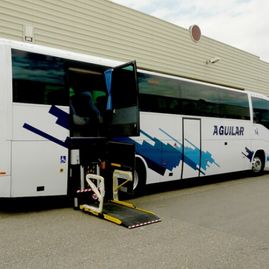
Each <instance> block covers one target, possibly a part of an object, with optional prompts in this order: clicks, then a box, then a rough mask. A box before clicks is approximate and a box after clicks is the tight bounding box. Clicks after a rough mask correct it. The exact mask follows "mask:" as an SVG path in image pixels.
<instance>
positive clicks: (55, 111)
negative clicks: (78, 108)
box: [49, 105, 69, 130]
mask: <svg viewBox="0 0 269 269" xmlns="http://www.w3.org/2000/svg"><path fill="white" fill-rule="evenodd" d="M49 113H50V114H52V115H53V116H55V117H57V118H58V119H57V121H56V124H58V125H60V126H62V127H64V128H65V129H67V130H69V114H68V113H66V112H65V111H63V110H61V109H60V108H58V107H56V106H54V105H53V106H51V108H50V110H49Z"/></svg>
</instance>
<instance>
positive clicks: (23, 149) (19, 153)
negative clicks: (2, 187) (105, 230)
mask: <svg viewBox="0 0 269 269" xmlns="http://www.w3.org/2000/svg"><path fill="white" fill-rule="evenodd" d="M50 108H51V106H49V105H32V104H31V105H30V104H13V139H12V184H11V196H12V197H24V196H47V195H66V194H67V178H68V149H67V148H65V147H63V146H62V145H59V144H57V143H55V142H53V141H50V140H49V139H46V138H44V137H42V136H40V135H38V134H37V133H35V132H33V131H32V132H31V131H29V130H28V129H26V128H24V126H25V124H27V125H29V126H31V127H33V128H35V129H37V130H39V131H41V132H43V133H44V134H46V135H49V136H52V137H53V138H55V139H58V140H59V141H62V142H64V141H65V140H66V138H67V137H68V136H69V131H68V130H67V129H65V128H63V127H62V126H60V125H58V124H56V121H57V119H58V118H57V117H55V116H54V115H51V114H50V113H49V109H50ZM61 110H65V112H67V113H68V108H64V107H61Z"/></svg>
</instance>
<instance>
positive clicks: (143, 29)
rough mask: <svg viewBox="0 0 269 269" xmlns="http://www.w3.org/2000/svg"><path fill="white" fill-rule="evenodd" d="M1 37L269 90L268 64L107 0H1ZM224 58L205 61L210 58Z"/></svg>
mask: <svg viewBox="0 0 269 269" xmlns="http://www.w3.org/2000/svg"><path fill="white" fill-rule="evenodd" d="M0 14H1V16H0V37H4V38H9V39H14V40H24V41H26V42H33V43H36V44H41V45H46V46H50V47H56V48H62V49H67V50H72V51H76V52H82V53H86V54H91V55H97V56H104V57H108V58H111V59H114V60H121V61H129V60H134V59H135V60H136V61H137V64H138V67H139V68H142V69H148V70H154V71H158V72H164V73H168V74H173V75H178V76H183V77H188V78H192V79H197V80H202V81H207V82H212V83H216V84H221V85H226V86H230V87H235V88H239V89H245V90H254V91H258V92H261V93H264V94H266V95H269V63H267V62H264V61H262V60H260V58H259V57H257V56H255V55H252V54H250V53H247V52H245V51H242V50H239V49H236V48H234V47H231V46H229V45H226V44H224V43H221V42H218V41H216V40H213V39H210V38H207V37H205V36H202V37H201V39H200V40H199V42H194V41H193V40H192V38H191V35H190V32H189V30H187V29H184V28H181V27H179V26H176V25H173V24H171V23H168V22H165V21H162V20H160V19H157V18H154V17H152V16H149V15H146V14H143V13H140V12H138V11H135V10H132V9H129V8H126V7H123V6H120V5H118V4H115V3H113V2H110V1H107V0H76V1H74V0H57V1H55V0H1V1H0ZM214 58H215V59H220V60H219V61H218V62H216V63H213V64H212V63H207V61H208V60H210V59H214Z"/></svg>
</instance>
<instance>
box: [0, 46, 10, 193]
mask: <svg viewBox="0 0 269 269" xmlns="http://www.w3.org/2000/svg"><path fill="white" fill-rule="evenodd" d="M9 51H10V50H9V48H8V47H7V46H5V45H0V197H9V196H10V182H11V177H10V175H11V152H10V150H11V125H10V122H11V113H10V112H11V90H10V89H11V68H10V53H9Z"/></svg>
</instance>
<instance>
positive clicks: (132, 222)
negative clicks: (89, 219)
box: [80, 200, 161, 229]
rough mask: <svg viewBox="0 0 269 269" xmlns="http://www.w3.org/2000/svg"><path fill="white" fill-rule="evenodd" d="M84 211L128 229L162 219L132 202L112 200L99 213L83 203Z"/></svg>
mask: <svg viewBox="0 0 269 269" xmlns="http://www.w3.org/2000/svg"><path fill="white" fill-rule="evenodd" d="M80 209H81V210H82V211H84V212H87V213H90V214H93V215H96V216H98V217H100V218H103V219H105V220H108V221H111V222H113V223H115V224H118V225H122V226H124V227H126V228H128V229H133V228H137V227H141V226H145V225H149V224H153V223H157V222H160V221H161V219H160V218H159V217H158V216H156V215H155V214H153V213H152V212H150V211H146V210H144V209H141V208H136V207H135V205H133V204H131V203H126V202H122V201H113V200H112V201H110V202H107V203H105V204H104V207H103V211H102V212H101V213H98V212H96V211H94V210H92V209H90V208H89V207H87V205H81V206H80Z"/></svg>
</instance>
